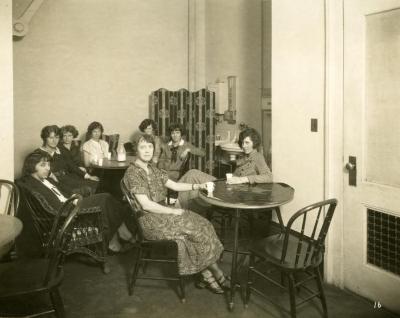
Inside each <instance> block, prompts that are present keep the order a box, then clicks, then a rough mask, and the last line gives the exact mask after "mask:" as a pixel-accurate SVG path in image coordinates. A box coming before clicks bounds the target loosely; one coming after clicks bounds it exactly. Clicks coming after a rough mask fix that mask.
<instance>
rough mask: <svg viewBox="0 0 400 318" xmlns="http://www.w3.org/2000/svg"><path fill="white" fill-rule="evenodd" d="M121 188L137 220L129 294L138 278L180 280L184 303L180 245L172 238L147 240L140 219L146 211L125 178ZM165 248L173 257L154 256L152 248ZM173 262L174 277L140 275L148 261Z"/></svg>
mask: <svg viewBox="0 0 400 318" xmlns="http://www.w3.org/2000/svg"><path fill="white" fill-rule="evenodd" d="M121 190H122V193H123V194H124V196H125V198H126V199H127V201H128V203H129V206H130V208H131V211H132V216H133V218H134V220H135V223H136V226H137V239H138V240H137V254H136V260H135V265H134V268H133V272H132V276H131V277H130V281H129V295H133V292H134V288H135V284H136V281H137V280H138V279H150V280H167V281H178V282H179V289H180V295H179V297H180V300H181V302H182V303H185V302H186V298H185V283H184V280H183V277H182V276H181V275H179V270H178V259H177V258H178V246H177V244H176V242H175V241H170V240H146V239H145V238H144V236H143V231H142V228H141V225H140V222H139V221H138V219H139V217H140V216H141V215H143V213H146V212H144V211H143V209H142V207H141V206H140V204H139V202H138V201H137V200H136V198H135V196H134V195H133V194H132V193H131V192H130V191H129V190H128V188H127V187H126V185H125V183H124V180H121ZM156 247H159V248H163V249H164V250H167V251H169V252H170V251H171V252H173V253H174V257H173V258H168V259H160V258H153V257H152V255H151V254H152V249H153V248H156ZM151 262H153V263H167V264H168V263H170V264H171V263H172V264H175V265H176V270H177V275H176V276H173V277H167V276H162V277H161V276H140V275H139V268H140V266H141V265H142V266H143V272H144V274H145V271H146V265H147V263H151Z"/></svg>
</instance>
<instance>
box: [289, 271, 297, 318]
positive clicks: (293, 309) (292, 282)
mask: <svg viewBox="0 0 400 318" xmlns="http://www.w3.org/2000/svg"><path fill="white" fill-rule="evenodd" d="M288 278H289V295H290V316H291V317H292V318H296V288H295V287H294V285H295V279H294V276H293V274H289V275H288Z"/></svg>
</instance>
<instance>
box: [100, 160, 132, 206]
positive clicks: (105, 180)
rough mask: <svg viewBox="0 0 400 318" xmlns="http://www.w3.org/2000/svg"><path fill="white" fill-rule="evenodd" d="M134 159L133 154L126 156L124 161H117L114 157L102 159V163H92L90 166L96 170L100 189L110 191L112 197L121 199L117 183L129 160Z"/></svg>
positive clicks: (129, 162)
mask: <svg viewBox="0 0 400 318" xmlns="http://www.w3.org/2000/svg"><path fill="white" fill-rule="evenodd" d="M135 160H136V157H135V156H126V160H125V161H117V160H116V159H111V160H108V159H103V163H102V164H101V165H99V164H92V167H93V168H94V169H95V171H96V170H97V171H98V172H97V173H96V172H95V174H96V175H97V176H99V178H100V185H99V187H100V189H102V190H100V191H105V192H108V193H111V194H112V195H113V196H114V197H116V198H119V199H122V197H123V195H122V192H121V189H120V187H119V183H120V181H121V179H122V178H123V176H124V173H125V170H126V169H128V167H129V165H130V164H131V162H134V161H135Z"/></svg>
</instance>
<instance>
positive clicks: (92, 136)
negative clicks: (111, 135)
mask: <svg viewBox="0 0 400 318" xmlns="http://www.w3.org/2000/svg"><path fill="white" fill-rule="evenodd" d="M103 132H104V128H103V125H102V124H100V123H99V122H97V121H94V122H92V123H91V124H90V125H89V126H88V128H87V132H86V140H87V141H86V142H85V143H84V144H83V146H82V150H83V162H84V164H85V167H90V165H91V163H93V162H96V161H97V160H98V159H103V158H107V155H108V149H109V146H108V143H107V141H105V140H102V139H101V137H102V135H103Z"/></svg>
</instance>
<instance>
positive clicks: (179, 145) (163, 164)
mask: <svg viewBox="0 0 400 318" xmlns="http://www.w3.org/2000/svg"><path fill="white" fill-rule="evenodd" d="M168 131H169V135H170V141H169V142H168V144H164V145H162V147H161V155H160V160H159V163H158V168H160V169H164V170H166V171H167V172H168V176H169V178H170V179H171V180H174V181H176V180H178V177H179V170H180V168H181V166H182V164H183V161H184V159H185V157H186V156H187V154H188V153H189V152H190V153H192V154H194V155H196V156H199V157H204V156H205V155H206V152H205V150H204V149H201V148H197V147H195V146H193V145H192V144H191V143H190V142H187V141H185V140H184V139H183V138H182V136H183V135H184V131H185V130H184V128H183V126H182V125H181V124H172V125H171V126H170V127H169V128H168Z"/></svg>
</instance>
